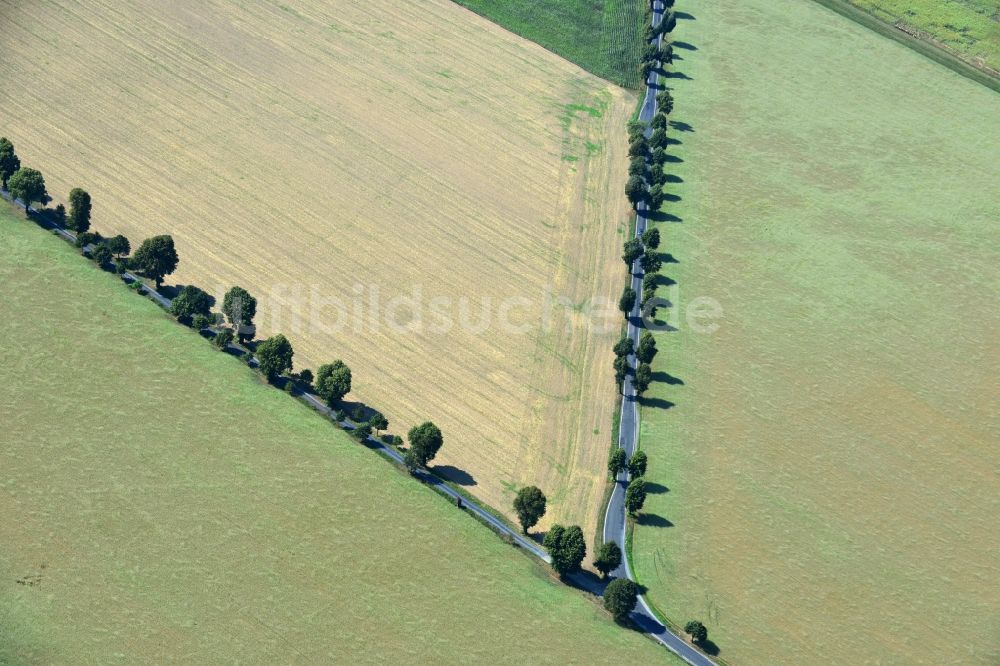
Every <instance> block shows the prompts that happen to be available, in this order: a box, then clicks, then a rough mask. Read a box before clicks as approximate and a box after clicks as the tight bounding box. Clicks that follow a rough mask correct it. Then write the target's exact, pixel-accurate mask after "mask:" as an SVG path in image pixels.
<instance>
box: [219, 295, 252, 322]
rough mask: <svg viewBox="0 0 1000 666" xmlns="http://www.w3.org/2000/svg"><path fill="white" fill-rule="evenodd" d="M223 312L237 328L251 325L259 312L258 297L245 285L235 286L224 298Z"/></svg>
mask: <svg viewBox="0 0 1000 666" xmlns="http://www.w3.org/2000/svg"><path fill="white" fill-rule="evenodd" d="M222 314H224V315H226V319H228V320H229V323H230V324H231V325H232V326H234V327H236V328H239V327H240V326H250V325H251V324H253V318H254V316H255V315H256V314H257V299H256V298H254V297H253V296H251V295H250V292H249V291H247V290H246V289H244V288H243V287H233V288H231V289H230V290H229V291H227V292H226V295H225V296H224V297H223V299H222Z"/></svg>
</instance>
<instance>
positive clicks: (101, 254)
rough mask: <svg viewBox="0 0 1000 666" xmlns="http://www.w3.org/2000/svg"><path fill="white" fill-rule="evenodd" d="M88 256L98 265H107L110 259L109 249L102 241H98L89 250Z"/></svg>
mask: <svg viewBox="0 0 1000 666" xmlns="http://www.w3.org/2000/svg"><path fill="white" fill-rule="evenodd" d="M90 258H91V259H93V260H94V263H95V264H97V265H98V266H102V267H103V266H107V265H108V263H110V261H111V250H109V249H108V246H107V245H105V244H104V243H100V244H99V245H97V246H96V247H94V249H92V250H91V251H90Z"/></svg>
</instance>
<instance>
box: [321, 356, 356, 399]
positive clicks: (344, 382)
mask: <svg viewBox="0 0 1000 666" xmlns="http://www.w3.org/2000/svg"><path fill="white" fill-rule="evenodd" d="M350 392H351V369H350V368H349V367H347V364H346V363H344V362H343V361H341V360H339V359H338V360H336V361H334V362H333V363H327V364H326V365H321V366H319V369H318V370H316V395H318V396H319V397H321V398H323V399H324V400H326V404H327V405H329V406H330V407H333V406H334V405H335V404H337V403H338V402H340V401H341V400H343V398H344V396H345V395H347V394H348V393H350Z"/></svg>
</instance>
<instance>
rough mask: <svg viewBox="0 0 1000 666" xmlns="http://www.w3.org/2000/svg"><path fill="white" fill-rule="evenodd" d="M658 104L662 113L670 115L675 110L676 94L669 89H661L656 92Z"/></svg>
mask: <svg viewBox="0 0 1000 666" xmlns="http://www.w3.org/2000/svg"><path fill="white" fill-rule="evenodd" d="M656 105H657V107H659V110H660V113H665V114H666V115H668V116H669V115H670V113H671V112H672V111H673V110H674V96H673V94H671V92H670V91H669V90H661V91H660V92H658V93H656Z"/></svg>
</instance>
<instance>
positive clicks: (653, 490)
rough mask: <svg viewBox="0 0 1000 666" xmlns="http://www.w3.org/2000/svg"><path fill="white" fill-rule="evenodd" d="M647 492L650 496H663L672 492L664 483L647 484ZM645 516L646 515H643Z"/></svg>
mask: <svg viewBox="0 0 1000 666" xmlns="http://www.w3.org/2000/svg"><path fill="white" fill-rule="evenodd" d="M646 492H647V493H649V494H650V495H663V494H665V493H669V492H670V488H667V487H666V486H665V485H663V484H662V483H649V482H648V481H647V482H646ZM643 515H645V514H643Z"/></svg>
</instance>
